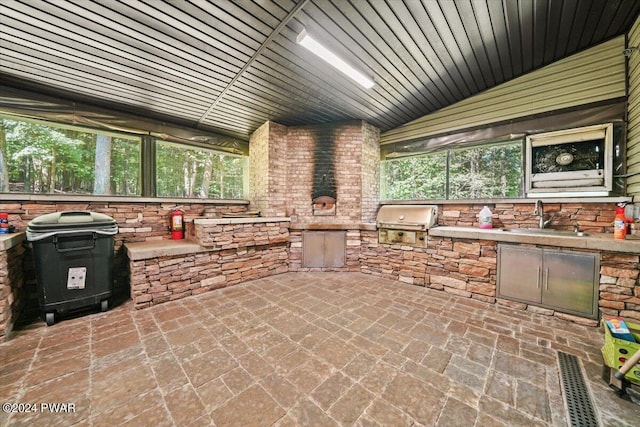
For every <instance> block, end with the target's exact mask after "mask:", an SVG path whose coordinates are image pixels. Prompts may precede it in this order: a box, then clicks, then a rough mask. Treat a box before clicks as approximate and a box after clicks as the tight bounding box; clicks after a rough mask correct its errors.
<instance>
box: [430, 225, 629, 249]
mask: <svg viewBox="0 0 640 427" xmlns="http://www.w3.org/2000/svg"><path fill="white" fill-rule="evenodd" d="M586 234H587V235H586V236H582V237H580V236H574V235H553V234H543V235H541V234H526V232H518V231H517V229H510V231H504V230H502V229H500V228H493V229H487V230H485V229H481V228H473V227H456V226H438V227H433V228H431V229H429V236H436V237H454V238H459V239H478V240H495V241H497V242H509V243H528V244H534V245H548V246H559V247H565V248H576V249H594V250H600V251H608V252H626V253H634V254H640V240H632V239H626V240H616V239H614V238H613V234H605V233H590V232H588V233H586Z"/></svg>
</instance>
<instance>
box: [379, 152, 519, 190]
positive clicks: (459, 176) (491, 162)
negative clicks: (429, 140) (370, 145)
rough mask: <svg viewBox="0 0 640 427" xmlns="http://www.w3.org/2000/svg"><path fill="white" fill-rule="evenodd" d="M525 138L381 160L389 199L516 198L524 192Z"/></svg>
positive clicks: (383, 179)
mask: <svg viewBox="0 0 640 427" xmlns="http://www.w3.org/2000/svg"><path fill="white" fill-rule="evenodd" d="M522 146H523V145H522V141H518V142H508V143H498V144H491V145H483V146H476V147H471V148H464V149H450V150H443V151H439V152H436V153H431V154H424V155H420V156H413V157H405V158H400V159H393V160H387V161H384V162H383V163H382V173H381V174H380V175H381V179H382V183H381V188H382V193H383V194H382V198H383V199H387V200H434V199H484V198H515V197H521V196H522V195H523V170H522V151H523V150H522Z"/></svg>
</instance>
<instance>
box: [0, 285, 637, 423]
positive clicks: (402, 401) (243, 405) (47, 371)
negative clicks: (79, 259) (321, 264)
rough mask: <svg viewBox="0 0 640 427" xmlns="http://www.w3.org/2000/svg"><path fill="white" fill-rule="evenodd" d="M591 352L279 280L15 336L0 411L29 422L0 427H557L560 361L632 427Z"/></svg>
mask: <svg viewBox="0 0 640 427" xmlns="http://www.w3.org/2000/svg"><path fill="white" fill-rule="evenodd" d="M601 345H602V332H601V331H600V329H598V328H590V327H585V326H580V325H576V324H572V323H567V322H565V321H562V320H558V319H554V318H549V317H545V316H543V315H540V314H534V313H528V312H522V311H514V310H511V309H508V308H504V307H498V306H493V305H489V304H485V303H482V302H478V301H474V300H471V299H467V298H461V297H457V296H454V295H449V294H447V293H444V292H437V291H432V290H429V289H425V288H421V287H417V286H411V285H405V284H401V283H398V282H393V281H390V280H385V279H381V278H377V277H374V276H370V275H364V274H359V273H287V274H282V275H278V276H273V277H270V278H265V279H260V280H255V281H252V282H249V283H245V284H242V285H238V286H234V287H229V288H226V289H219V290H217V291H213V292H209V293H206V294H202V295H199V296H196V297H190V298H186V299H183V300H180V301H173V302H170V303H166V304H162V305H159V306H156V307H152V308H149V309H145V310H141V311H135V310H133V309H132V305H131V304H130V303H126V304H123V305H121V306H119V307H116V308H114V309H112V310H109V311H108V312H106V313H92V314H88V315H85V316H82V317H76V318H72V319H67V320H63V321H61V322H59V323H56V324H55V325H53V326H51V327H46V326H44V323H43V322H37V323H35V324H32V325H29V326H27V327H26V328H24V329H22V330H20V331H17V333H16V336H15V337H14V338H13V339H12V340H11V341H9V342H7V343H4V344H2V345H0V402H4V403H6V402H10V403H11V402H13V403H24V404H28V405H23V406H22V407H20V410H22V411H25V410H29V412H26V413H6V412H3V413H0V425H29V426H35V425H41V426H54V425H61V426H70V425H79V426H84V425H87V426H114V425H132V426H147V425H148V426H164V425H166V426H174V425H175V426H190V425H192V426H207V425H216V426H254V425H255V426H258V425H264V426H270V425H276V426H294V425H301V426H332V425H344V426H351V425H361V426H411V425H423V426H482V427H487V426H517V425H520V426H547V425H549V426H566V425H568V423H567V420H566V415H565V408H564V399H563V397H562V391H561V386H560V380H559V374H558V362H557V355H556V351H557V350H560V351H564V352H567V353H571V354H574V355H576V356H578V357H579V358H580V361H581V365H582V366H583V368H584V373H585V377H586V378H587V383H588V385H589V388H590V392H591V394H592V395H593V397H594V402H595V405H596V408H597V412H598V417H599V418H600V421H601V424H602V425H603V426H637V425H639V420H640V406H638V405H635V404H633V403H631V402H628V401H625V400H622V399H620V398H618V397H617V396H616V395H615V393H614V392H613V391H611V390H610V389H609V388H608V387H607V385H606V384H605V383H604V381H603V380H602V379H601V368H602V358H601V355H600V350H599V349H600V347H601ZM52 403H59V404H62V403H67V404H68V405H66V406H58V407H57V408H56V407H54V406H51V405H49V406H47V405H46V404H52ZM17 409H18V408H17V407H16V405H13V410H17ZM56 409H57V410H67V411H68V412H63V413H52V412H53V411H54V410H56Z"/></svg>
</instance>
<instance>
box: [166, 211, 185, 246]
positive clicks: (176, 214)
mask: <svg viewBox="0 0 640 427" xmlns="http://www.w3.org/2000/svg"><path fill="white" fill-rule="evenodd" d="M169 230H170V231H171V239H172V240H181V239H184V212H182V211H181V210H180V209H175V210H173V211H171V213H170V214H169Z"/></svg>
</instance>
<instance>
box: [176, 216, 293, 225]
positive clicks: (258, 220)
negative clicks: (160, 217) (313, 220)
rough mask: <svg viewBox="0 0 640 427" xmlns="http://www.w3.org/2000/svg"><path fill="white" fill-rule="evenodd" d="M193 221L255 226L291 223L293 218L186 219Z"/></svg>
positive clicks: (197, 222)
mask: <svg viewBox="0 0 640 427" xmlns="http://www.w3.org/2000/svg"><path fill="white" fill-rule="evenodd" d="M191 221H193V223H194V224H203V225H207V224H211V225H226V224H255V223H262V222H290V221H291V218H289V217H284V216H274V217H246V218H185V222H191Z"/></svg>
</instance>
